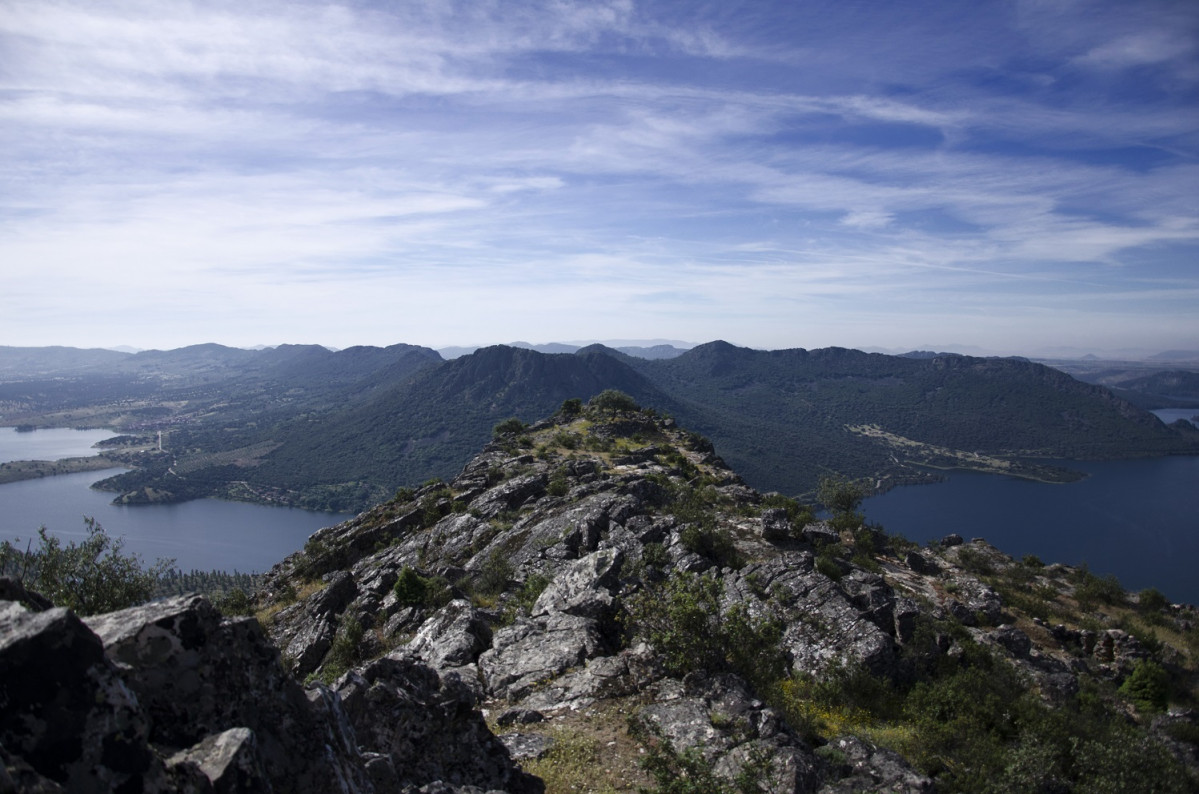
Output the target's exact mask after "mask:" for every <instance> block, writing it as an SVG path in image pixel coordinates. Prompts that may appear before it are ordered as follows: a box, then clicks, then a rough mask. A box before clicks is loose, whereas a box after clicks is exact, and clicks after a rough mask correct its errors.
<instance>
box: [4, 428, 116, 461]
mask: <svg viewBox="0 0 1199 794" xmlns="http://www.w3.org/2000/svg"><path fill="white" fill-rule="evenodd" d="M115 435H116V433H114V432H112V431H111V430H73V429H71V428H69V427H53V428H45V429H42V430H33V431H30V432H27V433H18V432H17V429H16V428H15V427H0V463H8V462H9V461H13V460H62V459H63V458H85V457H88V456H90V455H95V454H98V453H99V452H100V450H98V449H93V448H92V445H93V444H96V443H98V442H100V441H103V440H104V439H106V438H112V437H114V436H115Z"/></svg>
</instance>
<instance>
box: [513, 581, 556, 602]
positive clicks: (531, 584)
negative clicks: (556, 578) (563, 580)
mask: <svg viewBox="0 0 1199 794" xmlns="http://www.w3.org/2000/svg"><path fill="white" fill-rule="evenodd" d="M552 581H553V579H551V578H550V577H548V576H545V575H544V574H540V573H533V574H529V575H528V576H527V577H526V578H525V581H524V584H522V585H521V586H520V591H519V592H518V593H517V594H516V601H517V603H518V604H520V605H521V606H522V607H524V608H525V609H532V608H533V604H535V603H537V599H538V598H539V597H540V596H541V594H542V593H544V592H545V588H547V587H549V585H550V582H552Z"/></svg>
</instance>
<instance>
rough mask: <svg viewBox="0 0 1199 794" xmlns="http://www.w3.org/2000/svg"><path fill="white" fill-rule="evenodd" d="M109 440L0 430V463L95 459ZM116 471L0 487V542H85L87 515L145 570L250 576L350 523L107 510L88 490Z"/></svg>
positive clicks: (290, 512)
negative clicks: (165, 564)
mask: <svg viewBox="0 0 1199 794" xmlns="http://www.w3.org/2000/svg"><path fill="white" fill-rule="evenodd" d="M114 435H116V434H115V433H113V432H111V431H108V430H69V429H58V428H56V429H46V430H34V431H32V432H25V433H18V432H16V431H15V430H14V429H13V428H10V427H5V428H0V463H2V462H6V461H12V460H58V459H61V458H70V457H82V456H87V455H94V454H96V453H97V451H98V450H95V449H92V448H91V446H92V444H95V443H96V442H97V441H101V440H103V439H105V438H110V437H112V436H114ZM121 471H124V470H123V469H108V470H102V471H85V472H79V473H77V474H63V475H59V476H57V477H43V478H40V479H34V480H23V481H21V482H14V483H8V484H5V485H0V540H10V541H14V540H16V539H18V538H19V539H20V540H21V543H20V547H21V548H22V549H24V548H25V542H26V541H27V540H29V539H30V538H35V545H36V536H37V530H38V527H41V526H45V527H46V529H48V530H49V531H50V533H51V534H53V535H56V536H58V537H60V538H62V539H63V540H64V541H68V542H69V541H75V542H78V541H80V540H82V539H83V538H85V537H87V529H86V527H84V524H83V518H84V516H91V517H93V518H95V519H96V521H98V522H99V523H100V525H101V526H103V527H104V529H105V530H106V531H107V533H108V534H109V535H110V536H111V537H113V538H120V537H123V538H124V540H125V548H124V551H125V552H126V553H129V552H133V553H136V554H139V555H140V556H141V558H142V560H143V561H144V562H146V563H152V562H154V561H155V560H157V559H159V558H165V559H174V560H175V565H176V567H177V568H179V569H181V570H183V571H190V570H193V569H194V570H201V571H209V570H224V571H234V570H236V571H240V572H242V573H254V572H259V573H260V572H264V571H267V570H269V569H270V568H271V566H273V565H274V564H275V563H277V562H279V561H280V560H282V559H283V558H284V557H286V556H287V555H288V554H291V553H292V552H294V551H298V550H299V549H301V548H303V546H304V541H306V540H307V539H308V536H309V535H311V534H312V533H313V532H315V531H316V530H318V529H320V528H321V527H326V526H331V525H333V524H338V523H340V522H342V521H345V520H347V519H349V518H352V517H353V516H352V515H351V514H345V513H313V512H310V511H307V510H300V509H298V508H288V507H268V506H266V505H255V504H248V503H245V502H226V501H222V500H219V499H197V500H195V501H191V502H184V503H183V504H173V505H136V506H122V505H114V504H111V502H112V498H113V496H114V494H112V493H108V492H105V491H94V490H92V489H91V488H90V487H89V486H90V485H91V484H92V483H94V482H98V481H99V480H103V479H104V478H105V477H111V476H112V475H114V474H118V473H120V472H121Z"/></svg>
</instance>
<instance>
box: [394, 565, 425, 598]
mask: <svg viewBox="0 0 1199 794" xmlns="http://www.w3.org/2000/svg"><path fill="white" fill-rule="evenodd" d="M392 589H393V590H394V591H395V594H396V599H397V600H398V601H399V603H400V605H401V606H406V607H419V606H424V604H425V598H426V597H427V596H428V594H429V584H428V581H427V580H426V579H425V577H423V576H421V575H420V574H419V573H417V572H416V571H415V570H414V569H412V568H410V567H409V566H407V565H405V566H404V567H403V568H401V569H400V573H399V576H398V577H396V583H395V586H394V587H393V588H392Z"/></svg>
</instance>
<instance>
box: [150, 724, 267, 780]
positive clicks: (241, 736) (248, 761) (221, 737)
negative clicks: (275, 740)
mask: <svg viewBox="0 0 1199 794" xmlns="http://www.w3.org/2000/svg"><path fill="white" fill-rule="evenodd" d="M168 763H169V764H170V765H171V767H173V768H176V769H179V768H181V767H185V766H194V767H197V768H198V771H199V772H200V773H201V774H203V776H204V777H205V778H207V779H208V782H209V783H210V785H211V786H212V791H213V792H214V794H235V792H250V791H260V792H270V791H272V787H271V782H270V778H269V776H268V775H267V772H266V770H265V769H264V768H263V764H262V757H261V756H260V755H259V752H258V741H257V738H256V737H255V735H254V732H253V731H252V730H250V729H249V728H230V729H229V730H227V731H225V732H223V733H219V734H216V735H215V736H209V737H207V738H206V739H203V740H202V741H200V743H199V744H196V745H195V746H193V747H189V748H188V749H186V750H183V751H182V752H179V753H176V754H175V755H174V756H172V757H171V759H170V761H169V762H168Z"/></svg>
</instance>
